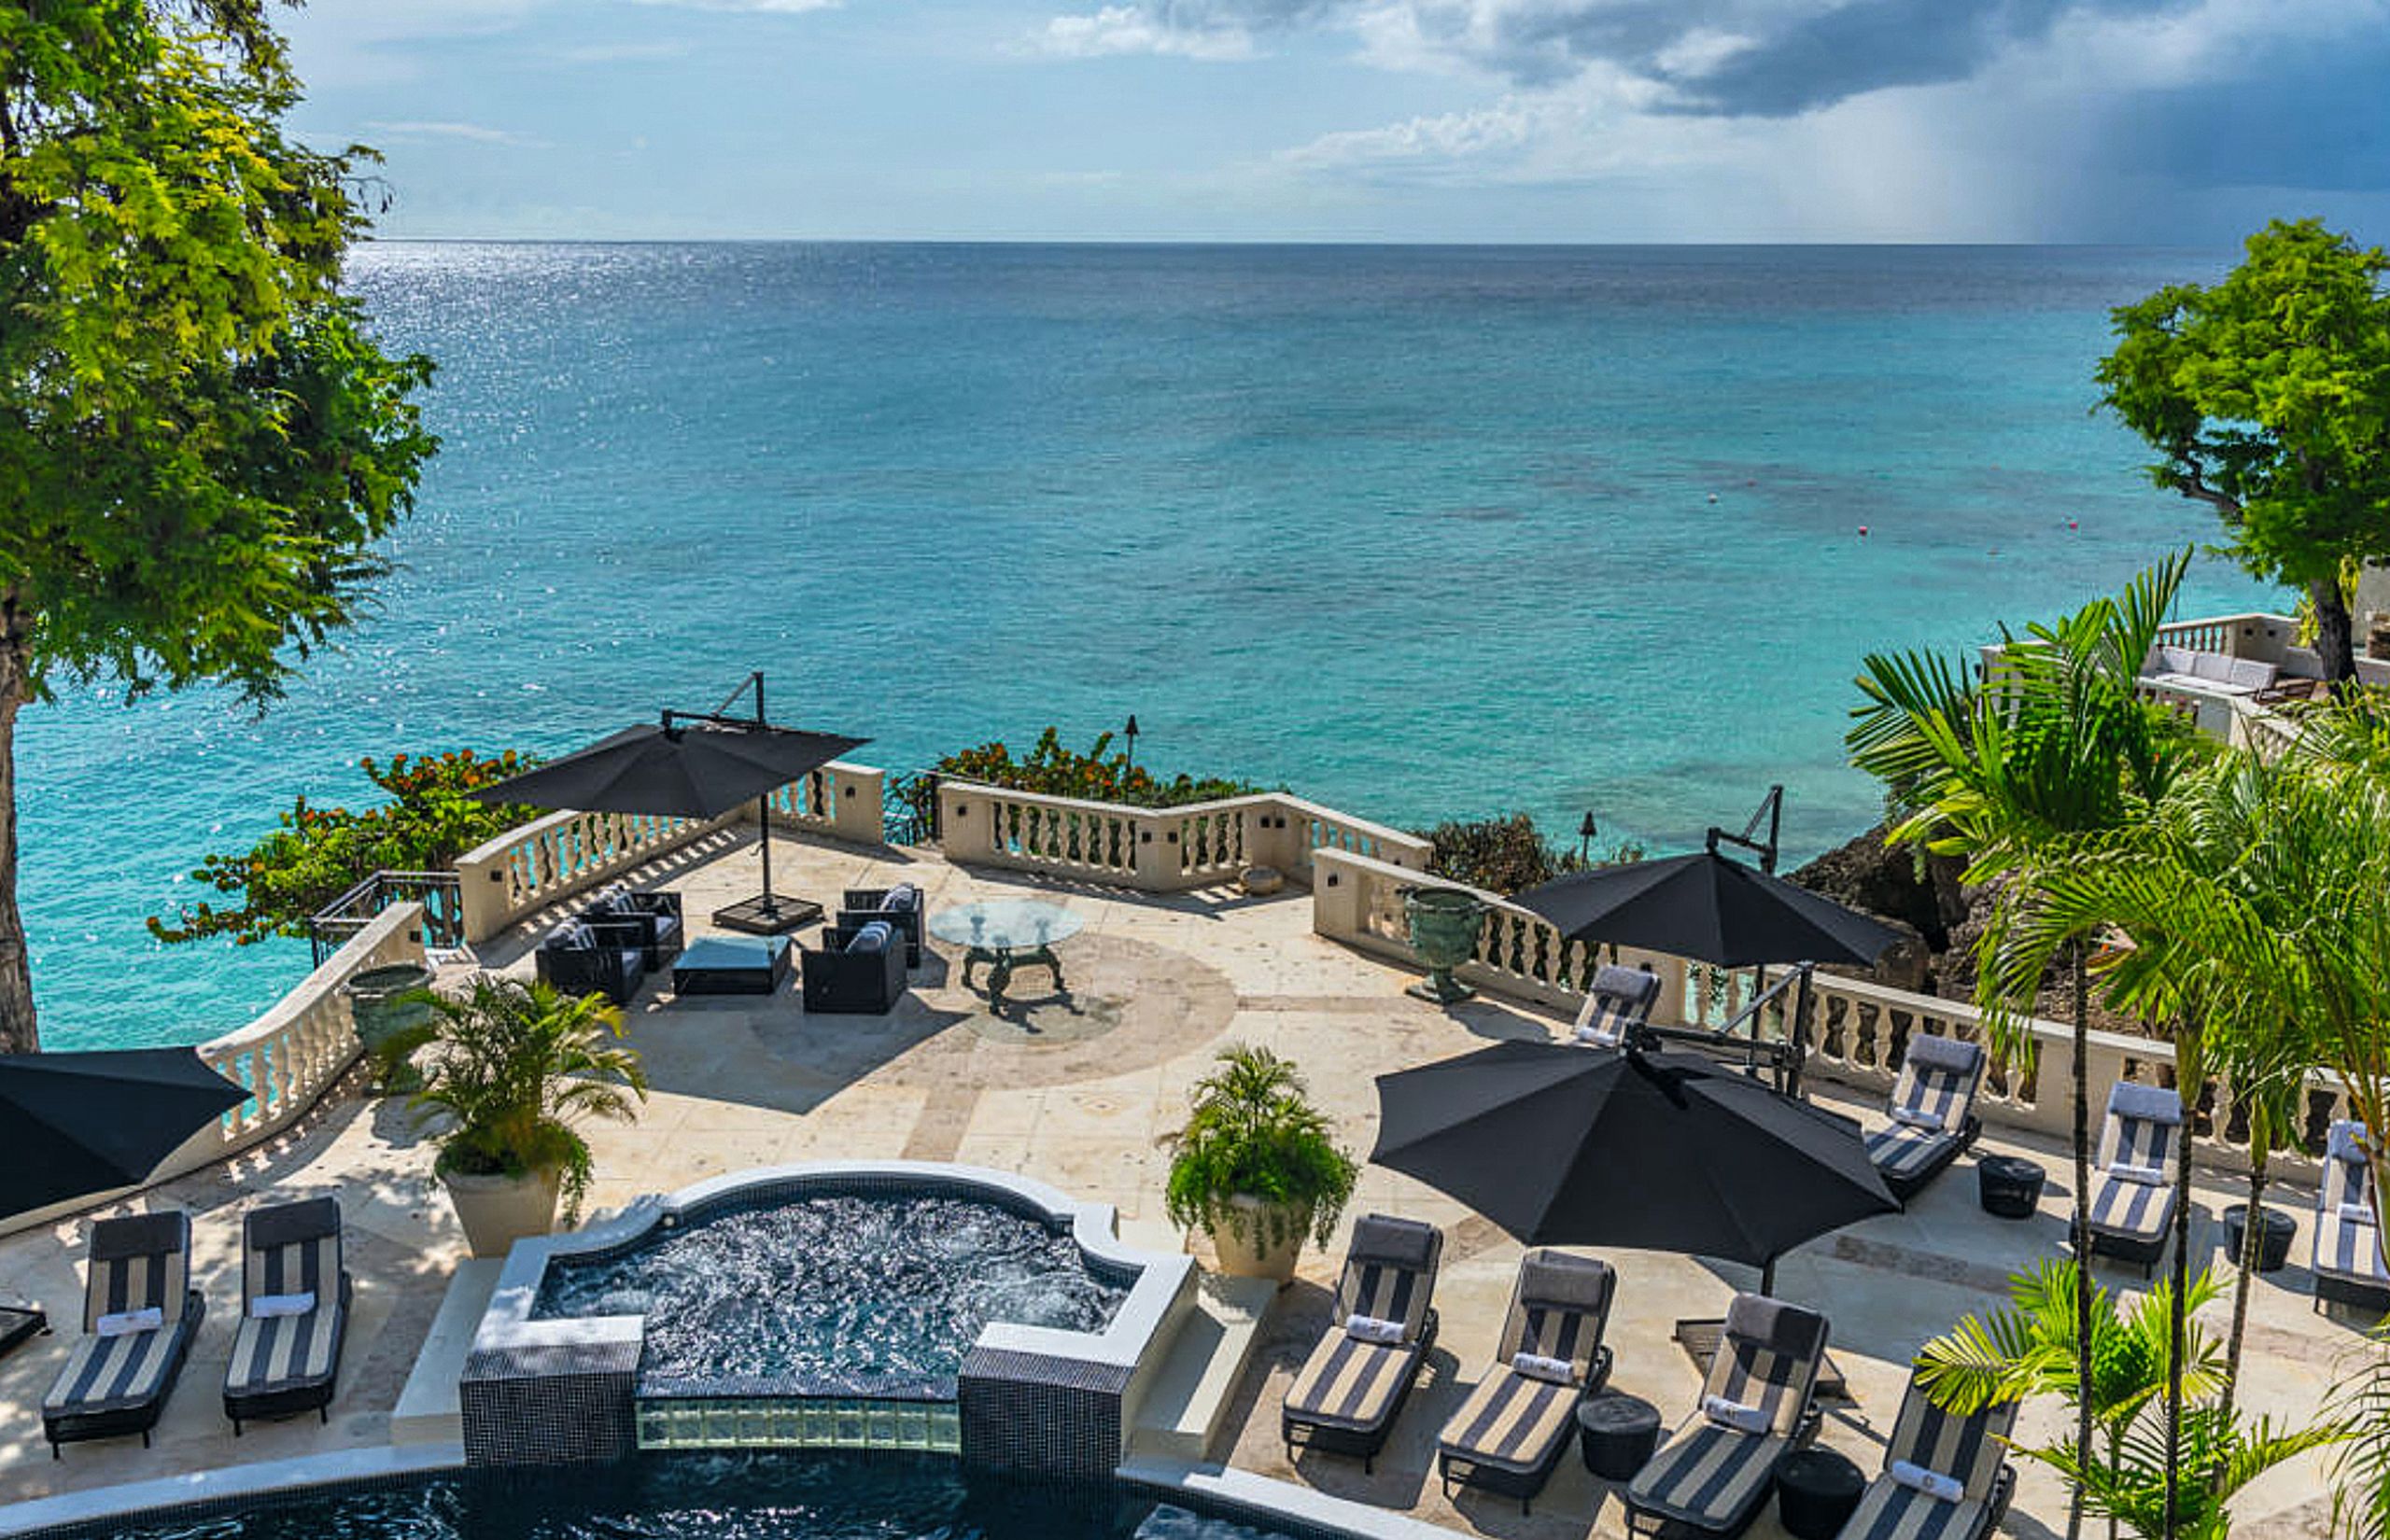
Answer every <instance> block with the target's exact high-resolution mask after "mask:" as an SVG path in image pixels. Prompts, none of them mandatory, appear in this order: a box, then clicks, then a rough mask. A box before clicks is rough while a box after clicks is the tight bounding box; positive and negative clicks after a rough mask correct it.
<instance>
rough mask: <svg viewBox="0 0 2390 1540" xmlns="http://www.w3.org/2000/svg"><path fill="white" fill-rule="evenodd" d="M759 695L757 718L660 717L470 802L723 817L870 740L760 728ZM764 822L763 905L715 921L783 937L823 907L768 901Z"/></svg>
mask: <svg viewBox="0 0 2390 1540" xmlns="http://www.w3.org/2000/svg"><path fill="white" fill-rule="evenodd" d="M756 691H757V719H758V720H755V721H749V720H747V719H744V718H737V717H722V716H715V715H699V714H696V713H693V712H680V711H667V712H665V713H664V714H663V718H662V720H661V721H657V722H653V723H644V724H642V725H640V726H638V727H626V728H624V729H623V730H622V731H621V732H619V733H616V734H613V735H611V736H608V737H604V738H600V739H598V741H597V742H596V743H593V744H591V745H590V746H589V747H588V748H586V749H580V750H577V751H576V752H573V753H570V754H567V755H565V756H564V757H563V758H561V759H554V760H550V761H548V762H547V763H544V764H542V765H541V766H540V767H539V768H538V769H536V770H527V771H525V772H524V773H523V774H522V775H519V776H515V777H511V778H509V779H506V780H502V781H499V782H498V783H497V784H495V785H491V786H485V787H483V788H481V789H480V790H479V791H474V792H472V793H471V795H472V796H474V797H476V798H478V799H479V800H481V801H483V802H527V803H529V804H531V805H534V806H538V807H569V808H572V809H574V810H576V811H579V812H586V813H653V814H659V815H671V816H675V817H680V818H693V819H712V818H720V817H721V816H722V815H723V814H724V813H727V812H729V811H730V810H731V809H732V808H734V807H737V806H738V805H739V804H741V803H744V802H750V801H755V800H757V799H760V798H763V797H765V796H767V795H769V794H770V793H771V792H772V791H776V790H778V789H779V788H780V787H782V786H786V785H787V784H788V783H789V782H791V781H794V780H796V779H798V778H799V777H804V776H807V775H809V774H811V773H812V772H813V771H816V770H819V769H820V768H822V766H823V765H825V764H827V763H830V762H831V761H832V760H835V759H837V757H838V756H839V755H841V754H844V753H847V752H849V751H850V750H851V749H858V748H861V747H862V746H863V745H864V744H865V743H868V742H870V741H871V740H870V739H868V738H850V737H842V736H840V735H837V734H835V733H804V732H799V731H797V730H796V729H794V728H788V727H773V726H771V725H769V724H768V723H766V722H765V721H761V720H760V719H761V716H762V706H761V699H762V685H761V682H760V679H759V680H758V682H757V685H756ZM758 811H759V814H760V813H765V812H766V810H765V809H758ZM761 822H762V826H763V833H762V840H761V844H762V851H763V861H764V892H763V897H762V898H760V899H756V900H750V901H747V902H744V903H738V904H734V905H733V906H732V908H731V909H730V910H724V911H723V912H722V913H721V914H718V915H716V916H715V918H716V919H719V920H723V921H724V923H725V924H732V923H736V924H740V925H741V926H742V928H746V929H756V928H759V927H760V928H761V929H765V930H783V929H786V928H787V926H786V925H785V924H783V923H781V922H780V917H781V915H782V913H783V910H785V911H786V913H787V914H788V915H789V917H791V918H792V919H793V920H796V921H801V920H804V919H809V918H811V917H813V916H815V915H817V914H819V913H821V908H820V906H819V905H818V904H812V903H803V904H799V903H794V902H792V903H789V904H787V905H785V906H784V905H783V904H782V903H780V901H779V900H776V899H775V898H773V896H772V821H771V819H770V818H769V817H768V816H765V817H762V818H761ZM800 910H801V912H800ZM734 911H738V912H745V911H752V918H751V919H738V918H734V917H733V914H734Z"/></svg>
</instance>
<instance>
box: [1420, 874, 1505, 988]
mask: <svg viewBox="0 0 2390 1540" xmlns="http://www.w3.org/2000/svg"><path fill="white" fill-rule="evenodd" d="M1402 915H1403V918H1404V919H1406V920H1408V921H1409V922H1410V926H1411V949H1412V950H1413V951H1414V952H1416V953H1418V954H1419V960H1420V961H1421V962H1423V963H1425V964H1426V965H1427V978H1426V979H1424V980H1422V981H1421V982H1419V983H1417V984H1414V985H1413V986H1412V987H1410V989H1408V990H1407V991H1405V992H1406V993H1409V994H1413V995H1416V996H1418V997H1419V998H1420V999H1421V1000H1426V1001H1434V1002H1435V1003H1436V1004H1438V1005H1450V1004H1453V1003H1454V1002H1455V1001H1463V1000H1467V999H1469V997H1470V996H1471V995H1474V994H1475V993H1477V991H1476V990H1474V989H1472V988H1470V987H1469V986H1468V985H1466V984H1463V983H1462V982H1461V981H1460V980H1458V979H1456V978H1455V977H1453V970H1454V969H1455V968H1457V967H1459V966H1460V965H1461V964H1462V963H1464V962H1467V961H1468V960H1469V959H1470V958H1473V957H1475V956H1476V955H1477V937H1478V932H1479V931H1483V929H1484V926H1485V901H1484V900H1483V899H1481V898H1479V897H1478V896H1477V895H1476V894H1475V893H1470V892H1464V891H1463V890H1462V889H1458V888H1406V889H1403V890H1402Z"/></svg>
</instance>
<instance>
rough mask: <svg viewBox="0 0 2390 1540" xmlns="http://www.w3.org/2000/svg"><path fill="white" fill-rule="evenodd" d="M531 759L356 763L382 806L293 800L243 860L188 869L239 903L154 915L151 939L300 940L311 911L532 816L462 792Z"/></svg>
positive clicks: (450, 860)
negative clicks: (382, 796) (168, 917)
mask: <svg viewBox="0 0 2390 1540" xmlns="http://www.w3.org/2000/svg"><path fill="white" fill-rule="evenodd" d="M533 763H537V762H536V761H534V760H532V759H530V758H528V757H527V756H525V755H522V754H518V753H516V752H515V751H514V750H513V749H508V750H507V751H506V752H504V753H502V754H499V755H496V756H494V757H492V758H486V759H485V758H482V757H480V756H478V755H476V754H474V753H473V752H472V750H471V749H457V750H455V751H453V752H451V753H446V754H429V755H408V754H398V755H394V756H393V757H392V758H391V760H390V763H388V764H387V765H383V764H378V763H375V762H374V761H373V760H371V759H366V760H360V761H359V765H360V766H361V767H362V768H363V770H364V771H365V774H366V777H367V778H368V779H370V780H372V781H373V784H374V785H376V786H378V787H380V788H381V789H382V790H383V791H387V792H388V793H390V800H389V801H388V802H387V803H385V804H383V805H381V806H379V807H372V808H368V809H366V810H365V811H364V812H362V813H352V812H350V811H349V810H348V809H346V808H344V807H316V806H314V805H310V804H309V803H308V801H307V799H306V798H305V797H303V796H302V797H301V798H300V799H299V800H298V802H297V803H296V804H295V805H293V806H292V807H291V809H290V811H288V813H285V814H283V815H282V816H281V818H280V819H278V820H277V822H278V824H279V827H277V828H276V829H275V830H274V833H270V834H268V835H266V836H265V837H264V838H263V839H261V840H260V841H258V843H257V844H256V845H255V846H253V847H250V848H249V850H248V851H247V853H246V854H244V855H237V856H224V855H209V856H207V857H205V858H204V860H203V861H201V864H200V866H199V869H198V870H196V871H194V872H192V873H191V880H192V881H194V882H202V883H205V884H206V885H207V886H208V887H210V888H212V889H215V890H216V891H217V892H219V893H230V894H237V895H239V897H240V899H241V904H240V907H238V908H224V909H219V908H218V907H217V906H216V905H214V904H212V903H206V902H204V901H203V902H201V903H194V904H189V905H186V906H185V907H184V908H183V910H182V913H181V917H180V920H179V923H176V924H168V923H167V922H166V921H164V920H162V919H160V918H159V917H157V916H155V915H152V916H150V917H149V933H150V934H151V935H153V936H156V937H157V938H158V939H159V940H160V941H165V942H184V941H198V940H200V939H201V938H203V937H206V936H230V937H232V942H233V944H234V945H239V946H248V945H254V944H256V943H258V942H260V941H263V940H265V939H266V938H267V937H269V936H303V935H305V934H306V933H307V917H309V916H310V915H313V914H315V913H316V911H317V910H319V909H321V908H323V907H324V905H326V904H328V903H330V902H331V901H332V900H334V899H336V898H338V897H340V895H341V894H342V893H344V892H346V891H347V890H348V889H350V888H352V887H354V886H356V884H357V883H359V881H361V880H363V879H364V878H366V877H368V876H371V875H373V874H374V873H375V872H383V871H390V872H438V871H444V870H446V869H447V868H448V867H449V866H450V865H452V864H454V862H455V861H456V860H457V857H458V856H461V855H463V854H464V853H465V852H466V851H468V850H471V849H472V848H473V847H475V846H478V845H482V844H484V843H485V842H487V841H488V840H490V839H491V838H493V837H495V836H497V835H499V834H502V833H505V832H506V831H507V830H509V829H512V828H513V827H515V826H516V825H517V824H521V823H525V822H527V821H529V820H530V819H534V818H537V817H538V816H539V814H540V809H538V808H536V807H529V806H526V805H522V804H519V803H508V804H499V805H490V804H484V803H479V802H475V801H473V800H472V799H471V798H470V797H468V796H466V795H465V793H466V792H468V791H473V790H474V789H476V788H478V787H483V786H487V785H490V784H491V783H493V782H496V781H501V780H504V779H505V778H506V777H509V776H513V775H519V774H520V773H522V772H523V771H525V770H527V769H529V768H530V767H531V766H532V764H533Z"/></svg>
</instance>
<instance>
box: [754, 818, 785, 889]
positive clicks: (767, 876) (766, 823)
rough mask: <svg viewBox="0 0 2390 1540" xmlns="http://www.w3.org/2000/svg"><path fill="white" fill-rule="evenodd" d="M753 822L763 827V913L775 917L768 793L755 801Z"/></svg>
mask: <svg viewBox="0 0 2390 1540" xmlns="http://www.w3.org/2000/svg"><path fill="white" fill-rule="evenodd" d="M755 821H756V822H757V823H759V824H761V825H763V829H764V838H763V842H762V850H763V854H764V913H766V915H776V914H779V913H780V905H779V904H777V903H773V902H772V799H771V796H770V795H769V793H766V795H763V796H760V797H757V798H756V799H755Z"/></svg>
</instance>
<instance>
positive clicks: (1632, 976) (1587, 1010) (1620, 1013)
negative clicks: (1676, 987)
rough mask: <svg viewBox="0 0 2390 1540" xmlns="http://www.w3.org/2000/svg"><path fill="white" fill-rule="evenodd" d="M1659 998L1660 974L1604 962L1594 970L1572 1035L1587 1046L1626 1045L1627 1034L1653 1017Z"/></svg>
mask: <svg viewBox="0 0 2390 1540" xmlns="http://www.w3.org/2000/svg"><path fill="white" fill-rule="evenodd" d="M1659 998H1660V975H1659V974H1657V973H1645V972H1644V971H1643V970H1642V969H1640V968H1620V967H1616V966H1612V965H1610V964H1605V965H1603V966H1602V967H1601V968H1599V969H1597V970H1596V972H1595V973H1594V987H1592V988H1590V989H1588V990H1586V991H1585V1003H1584V1006H1583V1008H1582V1009H1581V1010H1580V1011H1578V1013H1577V1024H1576V1028H1575V1029H1574V1031H1572V1032H1571V1033H1570V1037H1571V1039H1572V1041H1574V1042H1578V1043H1583V1044H1584V1045H1585V1046H1587V1047H1588V1048H1622V1047H1624V1046H1625V1045H1626V1036H1627V1034H1628V1033H1629V1032H1631V1031H1633V1030H1634V1029H1636V1028H1638V1027H1640V1026H1642V1025H1643V1024H1644V1023H1645V1022H1647V1021H1649V1020H1650V1019H1651V1018H1652V1005H1653V1004H1655V1003H1656V1002H1657V1001H1659Z"/></svg>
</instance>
